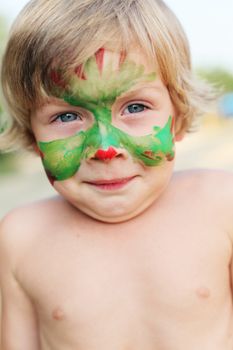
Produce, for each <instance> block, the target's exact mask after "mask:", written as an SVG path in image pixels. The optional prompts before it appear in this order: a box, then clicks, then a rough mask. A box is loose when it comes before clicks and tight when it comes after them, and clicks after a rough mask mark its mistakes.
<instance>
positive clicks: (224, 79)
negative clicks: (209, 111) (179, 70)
mask: <svg viewBox="0 0 233 350" xmlns="http://www.w3.org/2000/svg"><path fill="white" fill-rule="evenodd" d="M197 74H198V75H199V76H200V77H201V78H202V79H204V80H206V81H207V82H209V83H211V84H213V85H214V86H216V87H217V88H220V89H221V90H222V91H223V92H224V93H227V92H232V91H233V74H232V73H230V72H229V71H227V70H226V69H224V68H213V69H204V68H200V69H198V70H197Z"/></svg>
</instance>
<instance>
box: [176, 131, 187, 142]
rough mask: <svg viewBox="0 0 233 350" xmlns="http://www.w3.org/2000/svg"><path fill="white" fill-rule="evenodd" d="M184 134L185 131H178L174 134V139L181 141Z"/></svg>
mask: <svg viewBox="0 0 233 350" xmlns="http://www.w3.org/2000/svg"><path fill="white" fill-rule="evenodd" d="M184 136H185V132H180V133H178V134H176V135H175V141H176V142H179V141H182V140H183V138H184Z"/></svg>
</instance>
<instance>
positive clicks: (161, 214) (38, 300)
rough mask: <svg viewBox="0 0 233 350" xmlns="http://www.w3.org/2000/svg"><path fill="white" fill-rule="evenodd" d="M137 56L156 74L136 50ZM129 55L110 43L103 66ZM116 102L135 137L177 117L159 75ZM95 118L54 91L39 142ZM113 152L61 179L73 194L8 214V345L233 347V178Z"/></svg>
mask: <svg viewBox="0 0 233 350" xmlns="http://www.w3.org/2000/svg"><path fill="white" fill-rule="evenodd" d="M127 59H129V60H130V61H131V62H134V63H135V64H137V65H143V66H144V68H145V71H144V73H145V74H150V73H151V72H153V71H154V67H152V65H151V64H149V62H148V61H147V60H146V59H145V57H144V56H143V55H142V53H139V51H137V50H136V49H135V50H132V52H131V53H130V54H129V57H127ZM119 61H120V54H116V53H113V52H110V51H107V50H106V51H105V53H104V60H103V62H102V63H103V67H102V70H103V72H104V70H105V68H106V67H107V66H108V62H114V64H113V67H114V69H115V67H118V64H119ZM107 83H108V82H107V81H106V86H107ZM96 84H97V85H98V82H96ZM129 85H130V84H129ZM97 100H98V101H99V102H98V103H97V106H96V107H97V108H98V107H99V104H100V103H101V98H99V99H97ZM133 105H134V106H133ZM142 105H145V107H143V106H142ZM129 106H130V107H129ZM80 108H81V109H80ZM111 110H112V120H111V125H113V126H114V127H117V128H118V129H119V130H122V131H124V132H126V133H127V134H128V135H131V136H134V137H141V136H145V135H148V134H151V133H152V131H153V127H154V126H157V127H159V128H161V129H162V128H163V127H164V126H165V125H166V123H167V121H168V120H169V116H171V117H172V118H174V120H176V118H177V112H176V110H175V108H174V106H173V104H172V101H171V99H170V96H169V93H168V90H167V88H166V87H165V86H164V84H163V83H162V81H161V80H160V78H159V75H158V74H157V75H156V76H155V78H154V79H153V80H151V81H140V82H138V83H136V84H134V85H133V86H130V87H129V88H128V90H127V91H124V92H123V93H122V94H121V95H120V96H117V98H116V99H115V100H114V101H113V103H112V104H111ZM132 110H134V111H135V110H136V112H134V113H132ZM65 112H69V113H68V114H66V115H64V113H65ZM71 112H72V113H71ZM75 113H76V114H75ZM77 113H78V114H77ZM61 114H62V116H61ZM80 116H81V117H80ZM80 118H81V119H80ZM55 119H56V120H55ZM93 120H94V117H93V112H92V113H91V112H90V111H89V110H85V108H84V107H83V106H82V107H80V106H79V105H78V99H77V98H76V102H75V106H74V105H72V106H70V105H68V104H67V102H65V101H64V100H62V99H60V100H58V99H51V100H50V101H49V103H48V104H46V105H44V106H43V107H42V108H41V109H38V110H36V111H35V112H34V113H33V115H32V118H31V124H32V130H33V132H34V135H35V138H36V140H37V142H38V145H35V148H36V149H37V150H39V148H41V147H42V146H41V145H42V143H43V144H44V143H45V142H52V141H54V140H61V139H66V138H67V140H68V139H69V138H70V137H71V136H73V135H75V134H77V133H78V132H80V130H88V129H89V128H90V127H91V126H92V125H93ZM172 133H173V134H174V128H172ZM175 138H176V139H181V138H182V135H176V136H175V135H174V139H175ZM164 142H166V140H165V141H164ZM56 147H57V146H56ZM113 149H114V150H115V152H116V154H114V156H105V157H98V156H97V154H96V153H93V152H92V153H90V154H89V155H88V157H87V158H85V157H84V158H82V162H81V165H80V167H79V169H78V170H77V172H76V173H75V174H74V175H73V176H71V177H68V178H66V179H65V180H61V181H60V180H59V181H57V180H55V181H54V178H53V181H54V187H55V188H56V189H57V191H58V192H59V193H60V194H61V196H59V197H56V198H53V199H50V200H44V201H42V202H39V203H35V204H33V205H31V206H27V207H24V208H20V209H17V210H15V211H14V212H12V213H10V214H9V215H8V216H7V217H6V218H5V220H4V221H3V222H2V226H1V231H2V241H1V251H4V255H2V256H1V266H0V268H1V276H2V277H1V279H2V283H3V284H2V286H3V287H2V288H3V290H2V291H3V318H2V326H3V332H2V344H3V345H2V350H21V349H22V350H25V349H28V350H66V349H67V350H100V349H101V350H142V349H143V350H144V349H146V350H187V349H188V350H200V349H201V350H220V349H221V350H232V348H233V307H232V289H231V276H232V272H231V265H232V240H233V216H232V207H233V186H232V175H230V174H224V173H221V172H208V171H193V172H182V173H177V174H173V165H174V160H172V157H170V158H167V159H165V160H164V161H163V162H161V163H159V164H157V165H154V166H147V165H145V164H144V163H143V161H141V160H140V159H137V157H136V156H134V155H133V153H131V152H130V151H128V150H127V149H126V148H117V147H113ZM40 151H41V150H40ZM38 152H39V151H38ZM47 170H48V169H47ZM71 204H72V205H71ZM84 213H86V214H87V215H86V214H84ZM93 218H94V219H93ZM95 219H99V220H100V221H97V220H95ZM127 219H130V220H127ZM125 220H127V221H125Z"/></svg>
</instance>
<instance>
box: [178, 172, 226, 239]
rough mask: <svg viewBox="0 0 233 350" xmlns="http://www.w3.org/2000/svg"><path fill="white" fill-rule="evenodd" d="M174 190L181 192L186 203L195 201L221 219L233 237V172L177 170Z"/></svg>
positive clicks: (201, 207)
mask: <svg viewBox="0 0 233 350" xmlns="http://www.w3.org/2000/svg"><path fill="white" fill-rule="evenodd" d="M172 188H173V191H177V189H179V191H180V192H181V194H180V196H181V197H182V196H183V198H184V199H185V201H186V203H187V204H189V205H191V204H192V203H194V204H195V205H196V206H197V207H198V208H200V210H202V212H204V213H206V215H211V216H212V218H213V221H215V220H217V219H218V220H219V221H221V223H223V224H224V225H226V229H227V230H230V231H231V232H232V237H233V215H232V214H233V213H232V208H233V173H232V172H227V171H223V170H204V169H203V170H189V171H181V172H177V173H176V174H175V176H174V178H173V182H172Z"/></svg>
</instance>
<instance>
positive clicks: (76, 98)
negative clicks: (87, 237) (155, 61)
mask: <svg viewBox="0 0 233 350" xmlns="http://www.w3.org/2000/svg"><path fill="white" fill-rule="evenodd" d="M52 79H53V81H54V85H55V87H54V88H55V89H56V94H57V92H58V91H59V96H60V98H59V99H58V98H51V100H50V101H48V103H47V104H45V105H44V106H43V107H42V108H40V109H38V110H36V111H35V113H34V114H33V115H32V118H31V123H32V129H33V132H34V135H35V138H36V141H37V144H38V145H37V147H38V149H39V150H40V154H41V156H42V161H43V164H44V167H45V169H46V172H47V174H48V176H49V178H50V180H51V182H52V183H53V185H54V187H55V189H56V190H57V191H58V192H59V193H60V194H61V195H62V196H63V197H64V198H66V199H67V200H68V201H69V202H70V203H72V204H73V205H74V206H75V207H77V208H78V209H80V210H81V211H83V212H85V213H87V214H88V215H90V216H91V217H94V218H97V219H100V220H103V221H106V222H119V221H123V220H126V219H130V218H132V217H134V216H136V215H137V214H139V213H140V212H142V211H143V210H144V209H146V208H147V207H148V206H149V205H150V204H152V203H153V201H154V200H156V199H157V198H158V197H159V196H160V195H161V193H162V192H163V190H164V189H165V187H166V185H167V184H168V182H169V180H170V177H171V174H172V168H173V158H174V137H173V124H174V123H173V122H174V119H175V110H174V108H173V105H172V102H171V99H170V96H169V93H168V90H167V88H166V87H165V86H164V84H163V83H162V81H161V79H160V78H159V76H158V75H157V74H156V73H155V69H154V67H153V66H152V65H151V64H149V62H148V61H147V60H146V58H145V57H144V56H143V54H142V53H140V52H139V51H138V50H136V49H135V50H133V51H132V52H130V53H129V54H128V55H127V57H125V56H124V55H123V54H122V53H116V52H115V53H114V52H112V51H108V50H104V49H101V50H100V51H98V53H96V55H95V56H94V57H92V58H91V59H89V60H88V61H87V63H86V65H85V66H84V67H81V68H80V67H78V68H77V69H76V71H75V72H74V75H73V78H72V79H71V80H70V81H68V82H67V81H66V82H64V81H61V80H60V79H59V70H57V71H54V72H53V74H52Z"/></svg>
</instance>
